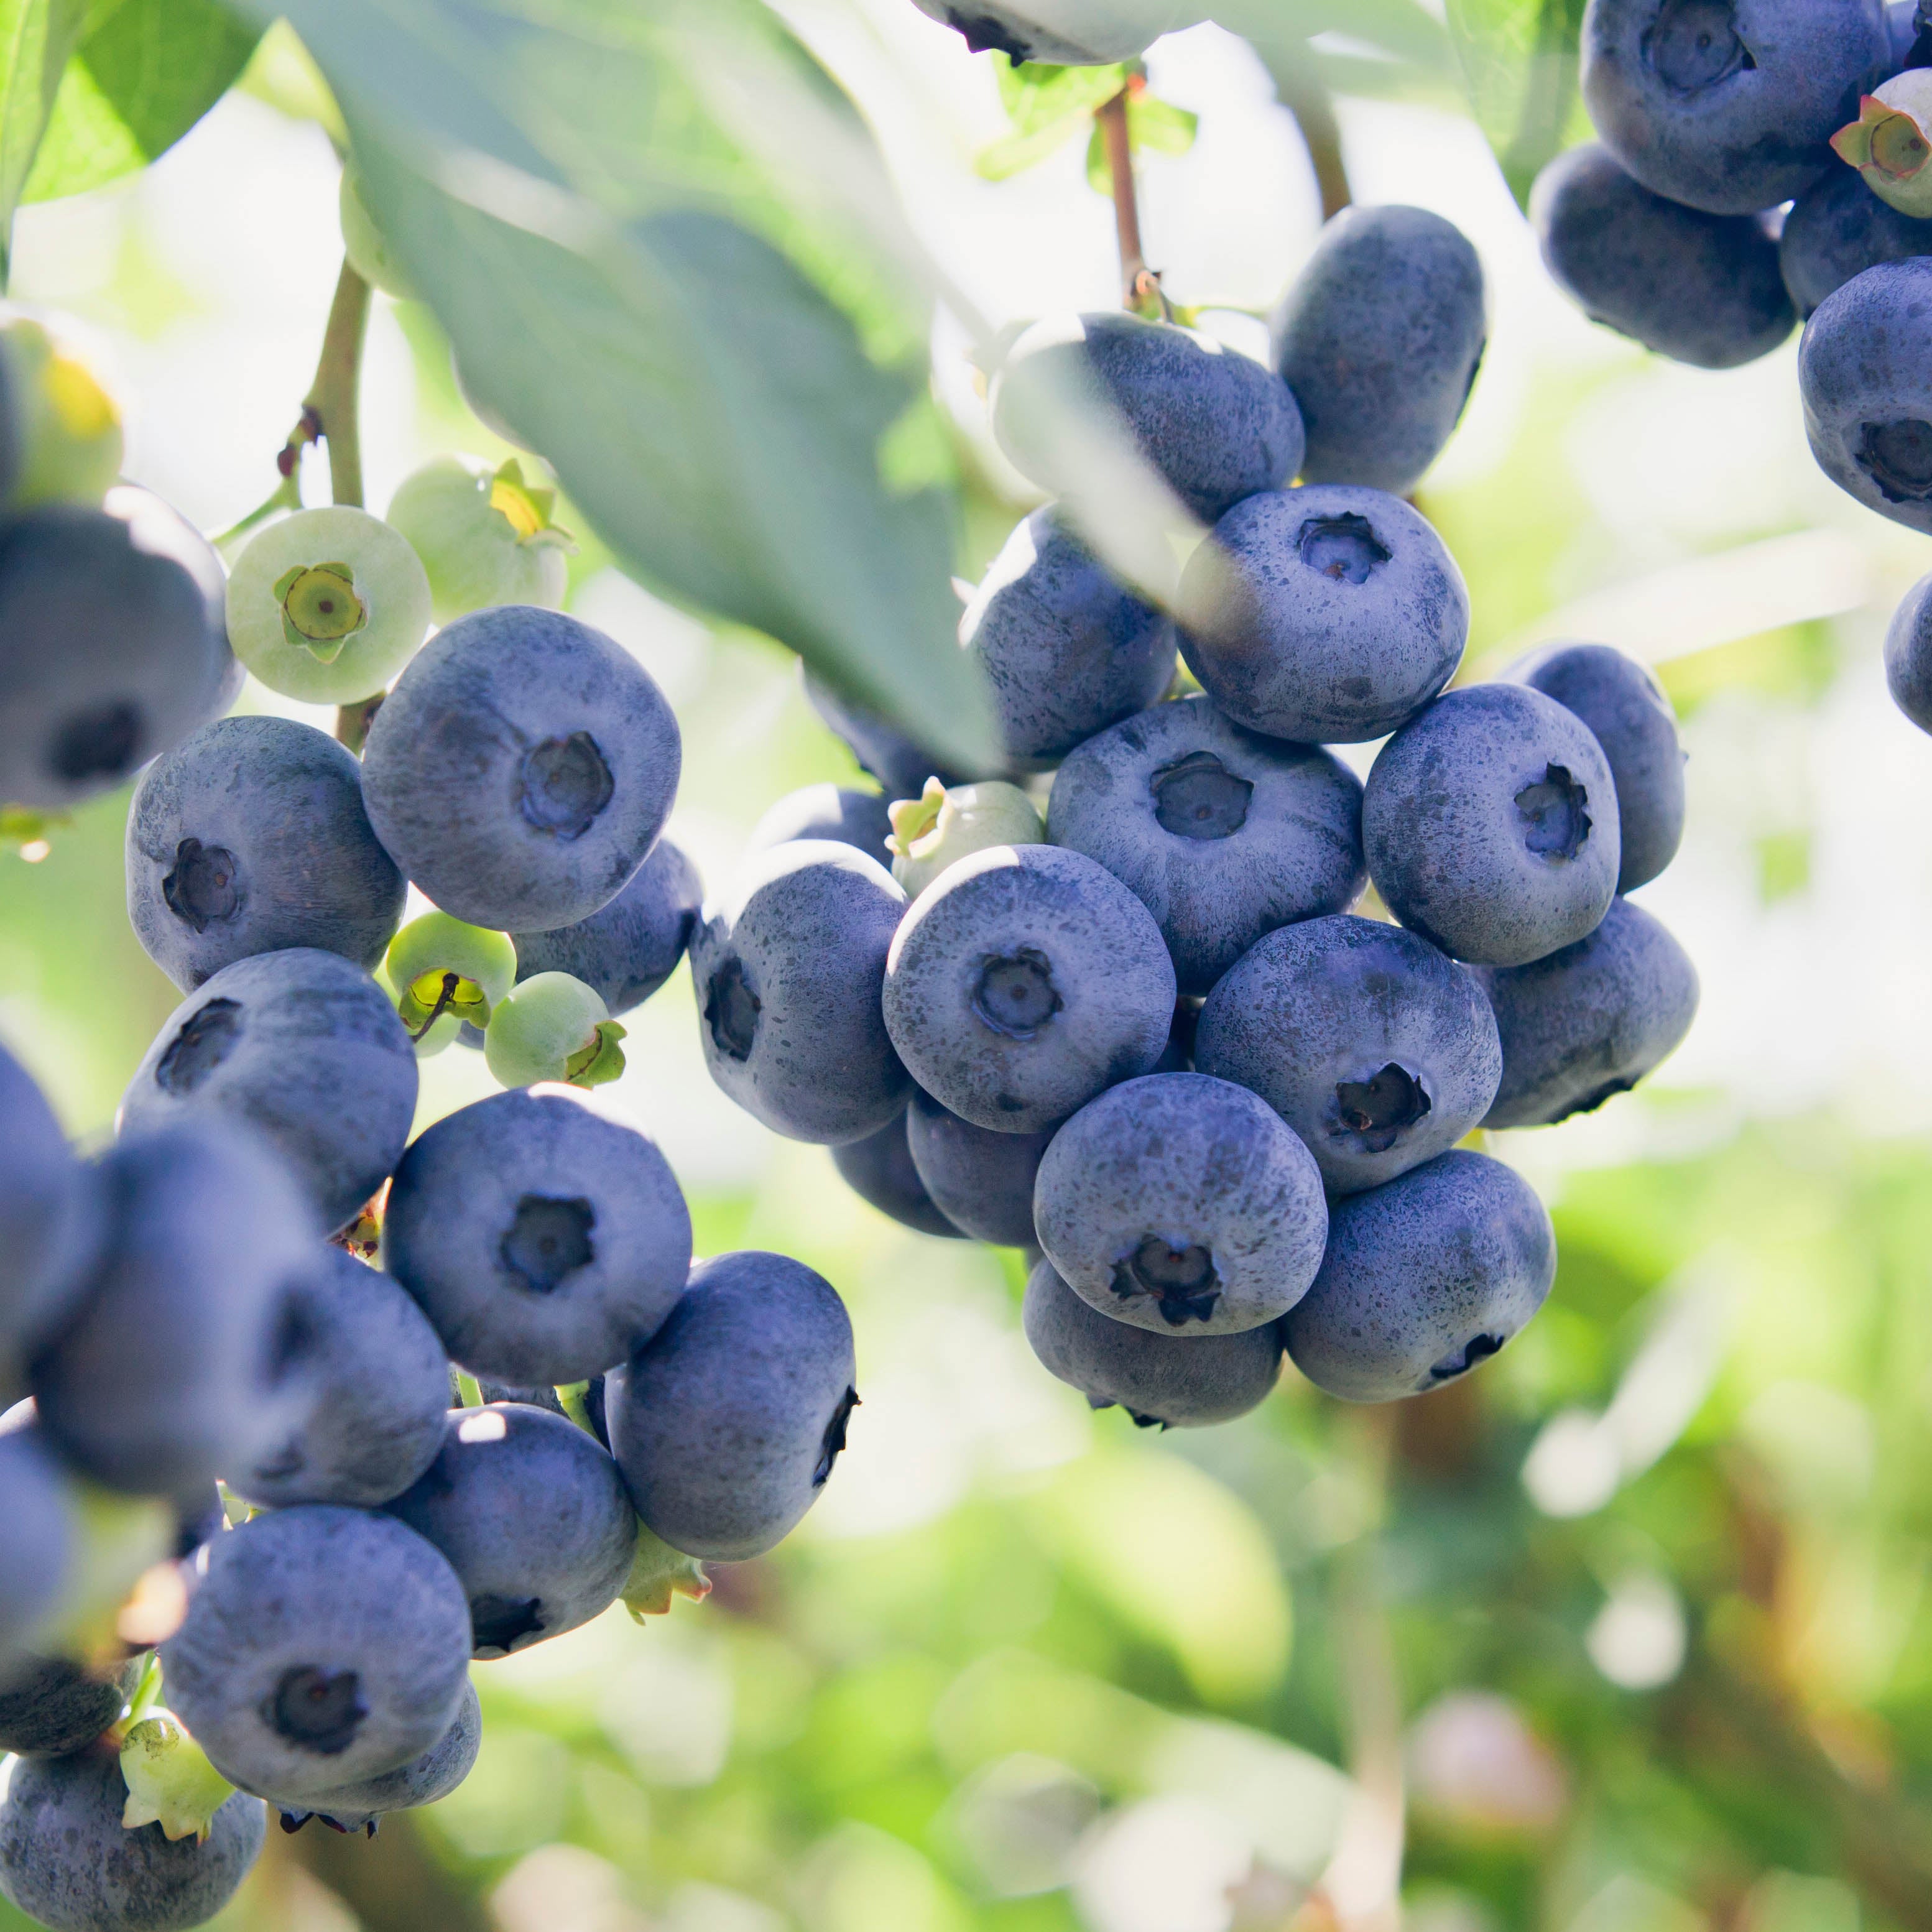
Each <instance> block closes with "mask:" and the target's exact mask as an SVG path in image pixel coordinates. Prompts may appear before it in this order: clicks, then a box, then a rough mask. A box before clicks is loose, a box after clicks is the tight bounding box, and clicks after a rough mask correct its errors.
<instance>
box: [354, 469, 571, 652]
mask: <svg viewBox="0 0 1932 1932" xmlns="http://www.w3.org/2000/svg"><path fill="white" fill-rule="evenodd" d="M555 503H556V491H555V490H550V489H547V488H544V487H540V486H538V485H537V484H532V483H527V482H526V481H524V479H523V465H522V463H521V462H520V460H519V459H518V458H515V457H512V458H511V459H510V460H508V462H507V463H503V464H502V465H500V466H499V467H498V468H496V469H490V467H489V466H487V464H485V463H479V462H478V461H477V460H475V458H471V457H463V456H440V457H438V458H437V460H435V461H434V463H425V464H424V465H423V466H422V468H421V469H419V470H417V471H416V472H414V473H413V475H409V476H407V477H405V478H404V479H403V482H402V485H401V487H400V488H399V489H398V490H397V492H396V493H395V496H393V497H392V499H390V502H389V522H390V523H391V524H392V526H393V527H394V528H395V529H398V530H400V531H401V532H402V533H403V535H404V536H405V537H407V538H408V539H409V541H410V544H411V545H412V546H413V548H414V549H415V550H416V554H417V556H419V557H421V558H422V564H423V568H424V569H425V571H428V574H429V587H430V594H431V598H432V599H433V600H434V610H435V613H436V621H437V622H438V623H439V624H449V623H454V622H455V620H456V619H458V617H461V616H466V614H467V613H469V612H470V611H472V610H483V609H484V608H485V607H487V606H489V605H490V604H539V605H541V607H543V608H544V610H557V609H559V608H561V607H562V603H563V594H564V591H565V587H566V583H567V580H568V568H567V566H566V565H565V562H564V556H565V552H566V551H568V550H571V549H572V548H574V545H573V544H571V540H570V538H569V536H568V535H567V534H566V533H565V532H564V531H562V530H560V529H558V528H557V527H556V525H555V524H554V523H552V522H551V521H550V511H551V510H552V508H553V506H554V505H555Z"/></svg>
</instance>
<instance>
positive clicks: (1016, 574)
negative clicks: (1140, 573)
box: [959, 508, 1175, 771]
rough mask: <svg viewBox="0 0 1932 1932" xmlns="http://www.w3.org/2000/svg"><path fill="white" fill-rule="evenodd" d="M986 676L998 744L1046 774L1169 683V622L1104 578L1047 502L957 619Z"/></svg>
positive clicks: (1024, 765)
mask: <svg viewBox="0 0 1932 1932" xmlns="http://www.w3.org/2000/svg"><path fill="white" fill-rule="evenodd" d="M959 641H960V643H961V645H962V646H963V647H964V649H965V651H966V652H967V655H968V656H969V657H971V658H972V659H973V660H974V662H975V663H976V664H977V665H978V666H979V667H980V670H982V671H983V673H985V675H986V682H987V685H988V688H989V690H990V691H991V693H992V700H993V712H994V717H995V721H996V723H997V725H998V730H999V733H1000V742H1001V745H1002V747H1003V748H1004V750H1005V751H1006V754H1007V757H1008V758H1009V759H1010V760H1011V761H1012V762H1013V764H1014V766H1016V767H1017V768H1018V769H1020V770H1022V771H1047V770H1050V769H1052V767H1053V766H1055V764H1057V763H1058V762H1059V761H1060V760H1061V758H1062V757H1064V756H1065V755H1066V754H1067V753H1068V752H1069V751H1072V750H1073V748H1074V746H1075V745H1078V744H1079V742H1081V740H1082V739H1085V738H1091V736H1093V735H1094V733H1095V732H1096V731H1103V730H1106V727H1108V726H1109V724H1115V723H1118V721H1119V720H1120V719H1121V718H1125V717H1127V716H1129V715H1131V714H1132V713H1133V712H1136V711H1139V710H1142V709H1145V707H1146V706H1148V705H1150V704H1151V703H1154V700H1156V699H1157V698H1158V697H1160V696H1161V695H1162V694H1163V693H1164V692H1165V691H1166V689H1167V688H1168V686H1169V685H1170V684H1171V683H1172V682H1173V681H1174V658H1175V635H1174V622H1173V619H1172V618H1170V617H1169V616H1167V615H1166V613H1164V612H1163V611H1160V610H1156V609H1155V608H1154V606H1153V605H1152V604H1148V603H1145V602H1143V601H1142V600H1141V599H1140V598H1138V597H1136V595H1134V594H1133V592H1132V591H1130V590H1127V589H1124V588H1123V587H1122V586H1121V585H1120V584H1118V583H1116V582H1115V580H1114V579H1113V578H1112V577H1110V576H1109V574H1108V573H1107V571H1106V568H1104V566H1103V565H1102V564H1101V563H1100V561H1099V560H1098V559H1097V558H1096V557H1095V556H1094V555H1093V553H1092V552H1091V551H1090V550H1088V548H1087V547H1086V546H1085V544H1082V542H1081V541H1079V538H1077V537H1076V536H1075V535H1073V532H1072V531H1071V530H1070V529H1067V527H1066V526H1065V524H1064V522H1063V521H1062V520H1061V518H1060V517H1059V516H1058V514H1056V513H1055V511H1053V510H1052V508H1046V509H1040V510H1036V511H1034V513H1033V514H1032V515H1031V516H1030V517H1028V518H1027V519H1026V520H1025V521H1024V522H1023V523H1020V524H1019V525H1017V526H1016V527H1015V529H1014V531H1013V535H1011V536H1010V537H1009V538H1007V541H1006V543H1005V544H1004V547H1002V549H1001V551H1000V553H999V555H998V556H996V557H995V559H993V562H992V565H991V566H990V567H989V568H988V570H987V572H986V576H985V577H983V579H982V580H981V581H980V587H979V589H978V590H977V591H976V592H974V596H973V601H971V603H970V604H968V605H967V607H966V611H965V616H962V618H961V619H960V620H959Z"/></svg>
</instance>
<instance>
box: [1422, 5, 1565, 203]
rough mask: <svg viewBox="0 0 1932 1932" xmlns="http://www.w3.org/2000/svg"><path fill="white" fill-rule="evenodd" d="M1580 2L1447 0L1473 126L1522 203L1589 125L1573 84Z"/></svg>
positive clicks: (1527, 200)
mask: <svg viewBox="0 0 1932 1932" xmlns="http://www.w3.org/2000/svg"><path fill="white" fill-rule="evenodd" d="M1584 5H1585V0H1448V9H1449V31H1450V34H1451V37H1452V38H1453V39H1454V41H1455V43H1456V52H1457V58H1458V59H1459V60H1460V63H1461V65H1462V69H1463V78H1464V80H1466V83H1468V86H1469V99H1470V101H1471V103H1472V106H1473V107H1474V108H1475V115H1476V120H1477V123H1478V125H1479V126H1480V127H1481V129H1482V130H1483V132H1484V134H1485V135H1487V136H1488V138H1489V142H1490V146H1491V147H1493V148H1494V149H1495V150H1496V159H1497V160H1498V162H1499V163H1500V164H1501V165H1502V171H1503V178H1505V180H1506V181H1508V183H1509V184H1510V192H1511V193H1512V194H1514V196H1516V198H1517V202H1518V203H1519V205H1521V206H1523V207H1525V208H1527V207H1528V206H1529V190H1530V187H1531V186H1532V184H1533V183H1534V182H1535V179H1536V177H1537V175H1538V172H1540V171H1541V169H1542V167H1543V165H1544V163H1545V162H1546V161H1547V160H1550V158H1551V157H1552V156H1553V155H1555V154H1559V153H1560V152H1561V151H1562V150H1563V149H1564V148H1565V147H1567V146H1568V145H1570V143H1571V142H1572V141H1575V140H1580V139H1588V138H1589V121H1588V120H1587V118H1586V117H1585V115H1584V113H1583V103H1582V101H1581V99H1580V97H1579V95H1578V92H1577V37H1578V34H1579V33H1580V31H1581V29H1582V27H1583V8H1584Z"/></svg>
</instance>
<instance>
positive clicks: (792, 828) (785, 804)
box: [653, 784, 919, 865]
mask: <svg viewBox="0 0 1932 1932" xmlns="http://www.w3.org/2000/svg"><path fill="white" fill-rule="evenodd" d="M918 790H919V787H917V786H914V787H913V792H914V794H915V795H916V793H917V792H918ZM891 807H892V800H891V799H889V798H888V797H887V796H886V794H885V793H883V792H880V791H858V790H853V789H852V788H851V787H849V786H845V785H835V784H814V785H806V786H805V787H802V789H800V790H797V791H789V792H787V793H785V795H784V797H783V798H781V799H779V800H778V802H777V803H776V804H775V805H773V806H772V808H771V809H770V810H769V811H767V812H766V814H765V815H764V817H762V818H761V819H760V820H758V822H757V824H756V825H755V826H753V827H752V829H751V838H750V840H749V841H748V843H747V844H746V845H745V852H746V853H747V854H749V853H753V852H769V850H771V849H772V847H773V846H774V845H782V844H784V842H785V841H787V839H790V838H834V839H836V840H837V841H838V843H839V844H841V845H850V846H852V847H855V848H856V850H859V851H861V852H862V853H865V856H866V857H867V858H868V859H877V860H878V862H879V863H880V865H889V864H890V863H891V856H890V854H889V853H887V851H886V840H887V839H888V838H890V837H891V836H892V816H891ZM662 850H664V841H662V840H661V839H660V840H659V841H658V851H660V852H661V851H662ZM653 856H655V854H654V855H653Z"/></svg>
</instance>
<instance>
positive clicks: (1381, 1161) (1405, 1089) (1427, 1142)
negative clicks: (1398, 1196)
mask: <svg viewBox="0 0 1932 1932" xmlns="http://www.w3.org/2000/svg"><path fill="white" fill-rule="evenodd" d="M1194 1055H1195V1064H1196V1066H1197V1067H1199V1069H1200V1070H1201V1071H1202V1073H1211V1074H1213V1075H1214V1076H1215V1077H1216V1078H1217V1079H1221V1080H1232V1081H1234V1082H1237V1083H1238V1085H1241V1086H1243V1087H1245V1088H1247V1089H1248V1090H1249V1091H1250V1092H1252V1093H1255V1094H1259V1096H1260V1097H1262V1100H1265V1101H1266V1102H1267V1103H1268V1105H1269V1106H1271V1107H1272V1108H1273V1109H1274V1110H1275V1112H1277V1114H1279V1115H1280V1116H1281V1118H1283V1120H1284V1121H1286V1122H1287V1123H1288V1124H1289V1127H1292V1128H1293V1129H1294V1130H1295V1133H1298V1135H1300V1136H1301V1139H1302V1141H1303V1142H1304V1144H1305V1145H1306V1146H1307V1148H1308V1151H1309V1152H1310V1154H1313V1157H1314V1158H1315V1163H1316V1166H1318V1167H1319V1169H1321V1170H1322V1180H1323V1181H1324V1183H1325V1184H1326V1186H1327V1187H1328V1190H1329V1192H1330V1193H1331V1194H1353V1193H1359V1192H1360V1191H1361V1190H1362V1189H1364V1188H1365V1187H1379V1186H1380V1185H1381V1184H1382V1183H1384V1182H1385V1181H1393V1180H1394V1178H1396V1177H1397V1175H1400V1174H1404V1173H1406V1172H1408V1170H1409V1169H1411V1168H1412V1167H1416V1166H1420V1165H1421V1163H1423V1162H1424V1161H1425V1160H1433V1158H1434V1157H1436V1155H1437V1154H1442V1153H1443V1152H1445V1151H1446V1150H1448V1148H1452V1147H1454V1145H1456V1143H1457V1142H1458V1141H1459V1140H1460V1139H1462V1138H1463V1136H1464V1135H1465V1134H1466V1133H1468V1132H1469V1130H1470V1129H1471V1128H1472V1127H1475V1125H1476V1124H1477V1123H1478V1121H1481V1119H1482V1118H1483V1116H1484V1113H1485V1112H1487V1110H1488V1109H1489V1106H1490V1103H1491V1101H1492V1100H1493V1099H1494V1098H1495V1097H1496V1083H1497V1082H1498V1081H1499V1079H1501V1078H1502V1066H1503V1059H1502V1047H1501V1046H1500V1044H1499V1042H1498V1040H1497V1037H1496V1021H1495V1019H1494V1018H1493V1016H1491V1014H1490V1008H1489V1002H1488V1001H1487V1000H1486V999H1484V997H1483V989H1482V986H1481V983H1479V982H1478V980H1477V978H1476V977H1475V974H1472V973H1471V972H1470V971H1469V970H1468V969H1467V968H1465V967H1462V966H1459V965H1457V964H1456V962H1454V960H1453V959H1447V958H1445V956H1443V955H1442V953H1439V952H1438V951H1437V950H1436V948H1435V947H1433V946H1432V945H1430V943H1429V942H1428V941H1427V940H1426V939H1423V938H1418V936H1417V935H1415V934H1414V933H1412V932H1404V931H1403V929H1402V928H1401V927H1400V926H1387V925H1384V924H1383V923H1382V922H1380V921H1379V920H1376V919H1357V918H1355V917H1352V916H1349V915H1346V914H1344V915H1342V916H1338V917H1336V918H1333V919H1309V920H1307V921H1306V922H1304V923H1303V924H1301V925H1300V926H1283V928H1282V929H1280V931H1279V932H1271V933H1270V934H1269V935H1268V936H1267V938H1265V939H1263V940H1262V941H1261V942H1260V944H1259V945H1257V946H1256V947H1255V948H1254V950H1253V951H1252V952H1250V953H1248V954H1247V955H1246V956H1244V958H1243V959H1241V962H1240V963H1239V964H1238V965H1236V966H1235V967H1234V968H1232V970H1231V971H1229V974H1228V975H1227V977H1226V978H1225V979H1224V980H1222V982H1221V983H1220V985H1219V986H1217V987H1216V988H1215V989H1214V992H1211V994H1209V995H1208V1003H1207V1004H1206V1005H1205V1006H1204V1007H1202V1010H1201V1019H1200V1024H1199V1028H1197V1030H1196V1034H1195V1040H1194Z"/></svg>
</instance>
